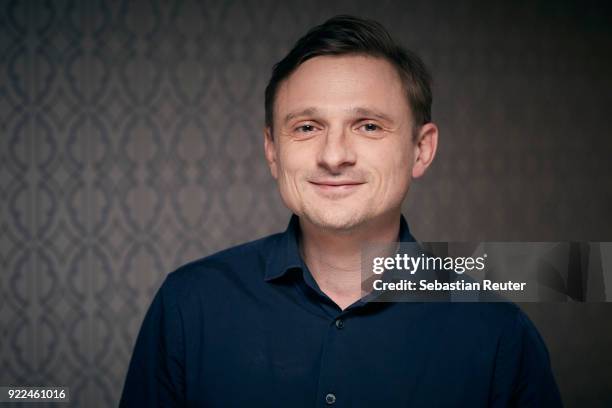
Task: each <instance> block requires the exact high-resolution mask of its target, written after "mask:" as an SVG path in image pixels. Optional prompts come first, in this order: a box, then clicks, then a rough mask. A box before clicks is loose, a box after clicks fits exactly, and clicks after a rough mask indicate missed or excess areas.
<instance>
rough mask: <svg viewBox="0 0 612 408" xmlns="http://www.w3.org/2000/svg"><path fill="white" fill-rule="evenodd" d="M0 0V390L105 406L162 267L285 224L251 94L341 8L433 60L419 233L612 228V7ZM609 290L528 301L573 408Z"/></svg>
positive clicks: (590, 392)
mask: <svg viewBox="0 0 612 408" xmlns="http://www.w3.org/2000/svg"><path fill="white" fill-rule="evenodd" d="M0 4H1V7H0V134H1V136H0V143H1V147H0V195H1V204H0V205H1V206H0V208H1V212H0V217H1V218H0V265H1V275H0V282H1V286H0V329H1V332H0V367H1V368H0V385H64V386H68V387H70V390H71V398H72V401H73V404H72V405H73V406H80V407H84V406H87V407H98V406H99V407H109V406H115V405H116V404H117V402H118V398H119V395H120V392H121V388H122V385H123V379H124V376H125V371H126V368H127V364H128V361H129V357H130V354H131V351H132V347H133V342H134V340H135V336H136V333H137V330H138V328H139V326H140V323H141V321H142V318H143V316H144V312H145V311H146V308H147V307H148V305H149V303H150V302H151V299H152V296H153V294H154V292H155V290H156V289H157V288H158V286H159V285H160V283H161V281H162V279H163V278H164V277H165V275H166V274H167V273H168V272H170V271H172V270H173V269H174V268H176V267H177V266H179V265H181V264H183V263H185V262H187V261H190V260H193V259H196V258H199V257H202V256H205V255H207V254H210V253H213V252H215V251H217V250H220V249H222V248H225V247H227V246H229V245H233V244H237V243H239V242H243V241H246V240H250V239H255V238H257V237H260V236H262V235H266V234H269V233H272V232H275V231H278V230H280V229H283V228H284V227H285V224H286V222H287V220H288V215H289V214H288V212H287V210H286V209H285V208H284V207H283V205H282V203H281V201H280V199H279V197H278V194H277V192H276V190H275V186H274V184H273V182H272V179H271V177H270V176H269V174H268V169H267V167H266V165H265V162H264V159H263V147H262V132H261V130H262V126H263V90H264V87H265V84H266V81H267V79H268V75H269V73H270V68H271V66H272V64H273V63H274V62H276V61H277V60H278V59H280V58H281V57H282V56H283V55H284V53H285V52H286V51H287V50H288V48H289V47H290V46H291V44H292V43H293V42H294V41H295V40H296V39H297V38H298V37H299V36H300V35H301V34H302V33H303V32H304V31H305V30H306V29H307V28H309V27H310V26H312V25H313V24H316V23H320V22H322V21H323V20H324V19H326V18H328V17H330V16H332V15H334V14H338V13H352V14H356V15H361V16H368V17H371V18H375V19H377V20H379V21H381V22H382V23H383V24H385V25H386V26H387V27H388V28H389V29H390V31H391V32H392V33H393V34H394V36H395V37H396V38H397V39H399V40H400V42H402V43H404V44H405V45H407V46H408V47H410V48H412V49H414V50H415V51H417V52H418V53H420V54H421V55H422V56H423V58H424V60H425V62H426V63H427V64H428V65H429V66H430V68H431V69H432V71H433V74H434V78H435V87H434V101H435V102H434V119H435V121H436V122H437V123H438V124H439V125H440V129H441V147H440V151H439V156H438V158H437V160H436V162H435V164H434V166H433V168H432V169H431V171H430V173H429V174H428V175H427V176H426V177H425V178H424V179H422V180H419V181H418V182H417V183H416V184H415V185H414V186H413V188H412V191H411V192H410V198H409V199H408V200H407V202H406V204H405V214H406V216H407V218H408V220H409V222H410V224H411V228H412V230H413V232H414V233H415V235H416V236H417V237H418V238H419V239H422V240H431V241H441V240H471V241H478V240H487V239H488V240H566V239H567V240H570V239H571V240H592V241H612V232H611V231H610V225H612V223H611V221H612V217H611V215H610V212H609V209H610V208H612V183H610V175H611V174H612V172H611V170H612V164H611V161H610V157H612V138H610V134H609V133H610V132H609V130H608V126H607V124H608V121H607V120H606V119H608V115H609V113H608V111H609V106H612V100H611V99H612V93H611V92H610V90H611V86H610V85H611V82H612V79H611V78H612V77H611V76H610V62H611V59H612V58H611V56H610V55H611V54H610V53H609V50H610V45H611V43H612V41H611V40H612V38H611V32H612V29H611V27H612V24H610V23H611V18H610V14H609V13H608V12H607V10H606V9H605V8H604V6H603V3H601V4H598V3H592V4H590V5H585V4H584V3H582V2H581V3H579V2H577V1H576V2H561V3H559V2H547V1H540V2H501V1H497V2H490V1H478V2H450V1H447V2H432V1H406V2H399V1H398V2H392V1H383V0H381V1H376V2H370V1H359V2H355V1H337V2H330V1H319V0H317V1H308V2H298V1H283V2H281V1H193V0H187V1H175V0H150V1H118V0H110V1H104V0H97V1H96V0H81V1H79V0H71V1H61V0H23V1H4V0H2V1H0ZM609 306H610V305H609V304H607V305H561V306H556V305H525V309H526V310H527V312H528V313H529V314H530V315H531V316H532V318H533V319H534V321H535V322H536V324H537V325H538V327H539V328H540V330H541V331H542V334H543V335H544V337H545V338H546V340H547V342H548V344H549V348H550V350H551V356H552V359H553V366H554V368H555V371H556V372H557V377H558V380H559V384H560V386H561V387H562V392H563V394H564V397H565V398H566V403H567V404H568V406H578V405H579V404H580V405H583V404H585V403H586V404H587V405H590V406H598V404H600V403H601V404H602V405H601V406H603V404H605V403H606V402H607V401H611V400H612V397H610V395H612V390H611V389H610V386H609V384H608V383H607V381H606V376H605V373H606V370H607V373H608V376H609V367H610V366H611V365H612V360H611V358H610V357H605V355H609V352H608V349H609V344H610V342H612V329H611V328H610V326H609V325H607V326H606V325H605V322H606V321H607V322H609V319H610V316H611V315H612V308H610V307H609ZM587 318H588V319H587ZM587 320H588V321H587ZM595 334H596V335H597V336H596V338H594V337H593V336H595ZM568 350H570V351H572V352H573V353H569V355H568ZM575 352H578V353H582V355H583V356H584V358H583V359H581V361H576V360H575V359H572V358H571V355H572V354H573V355H575V354H574V353H575ZM585 373H588V374H589V375H591V379H590V380H589V381H588V382H587V381H586V380H581V379H580V378H583V375H586V374H585ZM577 378H578V379H577ZM41 406H42V405H41Z"/></svg>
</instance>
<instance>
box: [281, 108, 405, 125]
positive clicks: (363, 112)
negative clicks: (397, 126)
mask: <svg viewBox="0 0 612 408" xmlns="http://www.w3.org/2000/svg"><path fill="white" fill-rule="evenodd" d="M318 112H319V110H318V109H317V108H315V107H309V108H306V109H302V110H300V111H297V112H290V113H288V114H287V115H286V116H285V119H284V121H283V123H285V124H287V122H289V121H290V120H292V119H295V118H297V117H300V116H311V115H315V114H317V113H318ZM349 112H352V113H354V114H356V115H358V116H369V117H374V118H378V119H380V120H383V121H387V122H393V119H392V118H391V117H390V116H388V115H386V114H384V113H382V112H379V111H376V110H373V109H369V108H364V107H361V106H357V107H355V108H351V109H349Z"/></svg>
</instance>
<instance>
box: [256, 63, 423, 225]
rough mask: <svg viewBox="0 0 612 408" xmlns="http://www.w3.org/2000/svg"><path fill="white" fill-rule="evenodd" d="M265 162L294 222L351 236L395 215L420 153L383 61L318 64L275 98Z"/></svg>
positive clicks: (393, 76)
mask: <svg viewBox="0 0 612 408" xmlns="http://www.w3.org/2000/svg"><path fill="white" fill-rule="evenodd" d="M273 126H274V134H273V135H271V133H270V132H271V130H270V129H267V130H266V146H265V147H266V158H267V159H268V162H269V164H270V169H271V172H272V175H273V176H274V178H276V179H277V181H278V185H279V189H280V194H281V197H282V199H283V201H284V202H285V205H287V207H289V209H290V210H292V211H293V212H294V213H295V214H297V215H298V216H300V217H304V218H305V219H306V220H307V221H309V222H311V223H312V224H314V225H316V226H318V227H321V228H326V229H332V230H340V231H342V230H344V231H350V230H351V228H354V227H356V226H359V225H362V224H364V223H367V222H369V221H374V220H376V219H377V218H379V217H385V216H390V215H393V214H396V213H399V212H400V208H401V203H402V201H403V199H404V197H405V195H406V193H407V191H408V188H409V186H410V181H411V178H412V173H413V167H414V166H413V165H414V163H415V156H416V155H418V147H417V145H416V144H415V143H413V122H412V115H411V112H410V107H409V105H408V101H407V99H406V94H405V90H404V86H403V84H402V82H401V80H400V77H399V75H398V73H397V72H396V70H395V69H394V67H393V66H392V65H391V64H390V63H388V62H387V61H386V60H384V59H380V58H374V57H368V56H361V55H348V56H321V57H315V58H312V59H310V60H307V61H306V62H304V63H303V64H301V65H300V66H299V67H298V68H297V70H296V71H295V72H293V73H292V74H291V75H290V76H289V77H288V78H287V79H286V80H285V81H283V82H282V83H281V84H280V86H279V88H278V91H277V94H276V102H275V107H274V124H273Z"/></svg>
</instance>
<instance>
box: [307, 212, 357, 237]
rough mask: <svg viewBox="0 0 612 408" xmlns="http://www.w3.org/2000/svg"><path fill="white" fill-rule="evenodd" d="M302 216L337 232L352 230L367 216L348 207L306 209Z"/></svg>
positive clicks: (319, 225)
mask: <svg viewBox="0 0 612 408" xmlns="http://www.w3.org/2000/svg"><path fill="white" fill-rule="evenodd" d="M302 216H303V217H305V218H306V219H307V220H308V221H310V222H311V223H312V224H314V225H316V226H317V227H319V228H323V229H328V230H333V231H336V232H350V231H351V230H352V229H354V228H355V227H357V226H359V225H360V224H362V223H363V222H364V221H365V217H363V216H362V215H360V214H359V213H357V212H355V211H351V210H350V209H348V208H344V209H340V210H327V211H325V210H323V211H322V210H318V211H305V212H304V213H303V214H302Z"/></svg>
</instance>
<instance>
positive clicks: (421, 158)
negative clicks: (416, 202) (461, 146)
mask: <svg viewBox="0 0 612 408" xmlns="http://www.w3.org/2000/svg"><path fill="white" fill-rule="evenodd" d="M437 148H438V127H437V126H436V125H434V124H433V123H426V124H424V125H423V126H421V128H420V129H419V134H418V137H417V139H416V143H415V145H414V164H413V165H412V177H413V178H418V177H421V176H422V175H423V174H425V170H427V168H428V167H429V165H430V164H431V162H432V161H433V159H434V156H435V155H436V149H437Z"/></svg>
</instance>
